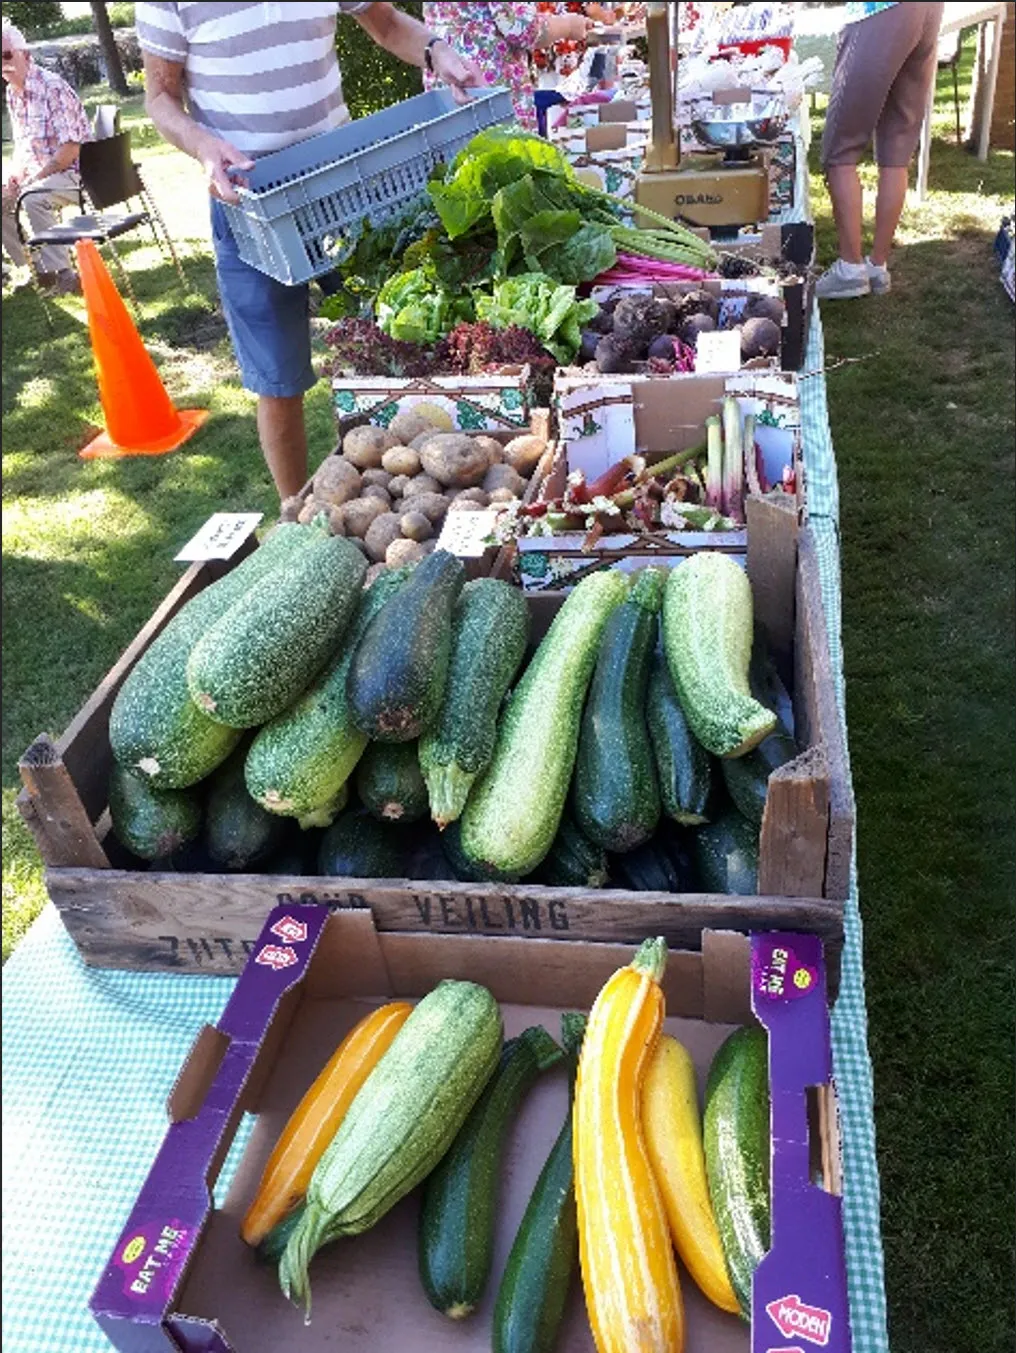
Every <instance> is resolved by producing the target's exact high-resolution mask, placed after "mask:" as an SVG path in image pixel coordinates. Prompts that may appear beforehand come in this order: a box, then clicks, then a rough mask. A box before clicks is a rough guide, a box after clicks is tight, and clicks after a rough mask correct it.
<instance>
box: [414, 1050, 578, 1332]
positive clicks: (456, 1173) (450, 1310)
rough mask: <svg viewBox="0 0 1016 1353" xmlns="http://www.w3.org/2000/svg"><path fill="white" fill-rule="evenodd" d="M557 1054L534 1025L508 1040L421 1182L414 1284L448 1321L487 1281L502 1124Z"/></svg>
mask: <svg viewBox="0 0 1016 1353" xmlns="http://www.w3.org/2000/svg"><path fill="white" fill-rule="evenodd" d="M562 1056H563V1053H562V1051H561V1049H560V1048H559V1047H558V1045H557V1044H556V1043H555V1042H554V1040H553V1038H551V1036H550V1034H549V1033H547V1031H546V1029H544V1028H543V1026H542V1025H540V1024H534V1025H533V1026H532V1028H529V1029H526V1030H525V1032H524V1033H521V1034H519V1036H518V1038H511V1039H509V1040H508V1041H507V1042H506V1043H505V1045H504V1048H503V1050H502V1053H501V1060H500V1062H499V1064H498V1067H497V1070H496V1071H495V1072H494V1075H493V1076H492V1077H491V1079H490V1081H489V1083H488V1084H487V1086H486V1088H485V1089H484V1091H483V1093H482V1094H481V1096H480V1098H479V1099H478V1100H477V1101H476V1104H475V1105H474V1106H473V1108H472V1109H471V1110H470V1112H469V1116H468V1117H467V1118H466V1121H465V1122H464V1123H463V1125H462V1127H461V1128H460V1129H459V1132H458V1135H457V1136H456V1138H455V1140H454V1141H453V1142H452V1144H451V1146H450V1147H449V1148H448V1151H447V1153H446V1154H445V1156H444V1157H443V1158H442V1160H441V1162H440V1164H439V1165H438V1166H437V1168H436V1169H435V1170H434V1171H433V1173H432V1174H431V1175H430V1176H429V1177H428V1178H427V1180H426V1182H425V1183H424V1186H423V1198H422V1201H421V1204H420V1231H419V1259H420V1279H421V1281H422V1283H423V1289H424V1291H425V1292H426V1294H427V1299H428V1301H429V1302H430V1304H431V1305H432V1306H433V1307H434V1309H435V1310H437V1311H442V1312H443V1313H444V1314H445V1315H447V1316H450V1317H451V1319H452V1320H461V1319H462V1317H463V1316H467V1315H468V1314H469V1313H470V1311H472V1310H473V1309H474V1307H475V1306H476V1305H477V1303H478V1302H479V1301H480V1299H481V1297H482V1296H483V1293H484V1289H485V1288H486V1286H487V1280H488V1278H489V1277H490V1266H491V1261H492V1259H493V1253H494V1217H495V1214H496V1212H497V1204H498V1192H499V1182H500V1173H501V1153H502V1149H503V1146H504V1140H505V1134H506V1132H507V1130H508V1125H509V1124H510V1122H511V1121H512V1119H513V1118H514V1116H515V1113H516V1110H517V1109H518V1107H519V1105H520V1104H521V1103H522V1100H523V1099H524V1098H525V1096H526V1094H527V1092H528V1091H529V1089H530V1087H531V1086H532V1085H533V1083H534V1081H535V1080H536V1078H537V1076H538V1075H539V1074H540V1072H541V1071H546V1070H547V1068H548V1067H551V1066H553V1065H554V1064H555V1063H556V1062H559V1061H560V1060H561V1058H562Z"/></svg>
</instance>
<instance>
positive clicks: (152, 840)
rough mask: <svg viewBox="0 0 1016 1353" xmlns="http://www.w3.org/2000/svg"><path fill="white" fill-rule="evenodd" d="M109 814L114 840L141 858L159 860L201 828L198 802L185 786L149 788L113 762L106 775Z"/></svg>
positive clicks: (196, 834) (191, 837)
mask: <svg viewBox="0 0 1016 1353" xmlns="http://www.w3.org/2000/svg"><path fill="white" fill-rule="evenodd" d="M109 815H110V819H111V821H112V825H113V833H114V835H115V836H116V838H117V840H118V841H119V842H120V843H121V845H124V846H126V847H127V849H128V850H129V851H131V853H132V854H134V855H137V856H138V857H139V858H140V859H142V860H159V859H162V858H163V857H164V856H167V855H172V854H173V853H174V851H176V850H178V849H179V848H180V846H182V845H184V844H185V843H186V842H188V841H193V840H194V839H195V838H196V837H197V836H198V835H199V834H200V831H201V802H200V800H199V798H198V796H197V795H196V794H195V793H193V792H191V791H190V790H186V789H152V787H151V786H150V785H149V784H147V783H146V782H145V781H143V780H141V779H139V778H138V777H137V776H134V775H131V773H130V772H129V771H126V770H124V769H123V767H122V766H120V765H119V764H118V763H117V762H115V761H114V762H113V769H112V771H111V772H110V777H109Z"/></svg>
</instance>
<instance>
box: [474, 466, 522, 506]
mask: <svg viewBox="0 0 1016 1353" xmlns="http://www.w3.org/2000/svg"><path fill="white" fill-rule="evenodd" d="M483 487H484V489H485V490H486V491H487V493H493V492H494V490H495V489H510V490H511V491H512V493H513V494H514V495H515V497H516V498H521V497H522V495H523V494H524V493H525V491H526V481H525V480H524V479H523V478H522V476H521V475H520V474H519V472H518V471H517V470H513V469H512V467H511V466H510V465H492V466H491V467H490V469H489V470H488V471H487V473H486V474H485V475H484V476H483Z"/></svg>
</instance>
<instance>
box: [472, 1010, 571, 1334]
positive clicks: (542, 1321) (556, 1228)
mask: <svg viewBox="0 0 1016 1353" xmlns="http://www.w3.org/2000/svg"><path fill="white" fill-rule="evenodd" d="M585 1028H586V1017H585V1015H578V1014H570V1013H569V1014H565V1015H562V1016H561V1041H562V1042H563V1044H564V1049H565V1055H566V1056H567V1057H568V1060H569V1070H570V1072H571V1075H570V1078H569V1104H568V1110H567V1112H566V1114H565V1119H564V1123H563V1124H562V1125H561V1131H560V1132H559V1133H558V1137H557V1141H556V1142H555V1143H554V1145H553V1146H552V1147H551V1151H550V1155H549V1156H548V1157H547V1161H546V1164H545V1165H544V1167H543V1169H542V1170H541V1171H540V1177H539V1179H538V1180H537V1181H536V1187H535V1188H534V1189H533V1192H532V1195H531V1197H530V1199H529V1202H528V1204H527V1206H526V1211H525V1215H524V1216H523V1218H522V1223H521V1225H520V1226H519V1229H518V1232H517V1234H516V1236H515V1241H514V1243H513V1245H512V1248H511V1253H510V1254H509V1255H508V1263H507V1264H506V1265H505V1271H504V1276H503V1277H502V1279H501V1286H500V1288H499V1289H498V1294H497V1302H496V1303H495V1306H494V1331H493V1341H492V1348H493V1353H554V1347H555V1345H556V1343H557V1336H558V1331H559V1329H560V1327H561V1321H562V1319H563V1317H564V1310H565V1305H566V1304H567V1301H568V1291H569V1288H570V1287H571V1283H572V1279H573V1277H574V1274H575V1269H576V1266H577V1264H578V1257H579V1237H578V1219H577V1217H576V1214H575V1178H574V1168H573V1165H572V1111H571V1094H572V1092H573V1091H574V1088H575V1073H576V1071H577V1069H578V1055H579V1050H580V1049H581V1047H582V1038H583V1035H584V1033H585Z"/></svg>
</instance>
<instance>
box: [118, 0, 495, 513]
mask: <svg viewBox="0 0 1016 1353" xmlns="http://www.w3.org/2000/svg"><path fill="white" fill-rule="evenodd" d="M338 14H345V15H348V16H350V17H351V18H353V19H354V20H355V21H356V22H357V23H358V24H360V26H361V27H362V28H363V29H364V30H365V31H366V32H367V33H368V34H369V35H370V36H371V37H372V38H373V39H374V41H375V42H377V43H378V44H379V45H380V46H381V47H384V48H386V49H387V50H388V51H390V52H392V53H393V54H394V55H395V56H397V57H399V58H400V59H401V60H403V61H405V62H407V63H408V64H409V65H415V66H424V65H426V66H427V68H428V69H430V70H432V71H433V72H434V73H435V74H436V75H438V76H439V78H440V79H441V80H442V81H443V82H444V83H445V84H446V85H448V86H450V88H451V90H452V93H453V94H454V95H455V97H456V98H457V99H459V100H460V101H464V100H465V99H466V98H467V97H468V95H466V94H465V93H464V91H465V90H466V89H467V88H470V87H473V86H476V85H482V84H483V79H482V77H481V75H480V73H479V71H478V70H477V69H476V67H475V66H474V65H473V63H472V62H470V61H465V60H463V59H462V58H461V57H459V56H458V55H457V54H456V53H455V52H454V51H453V50H452V48H451V47H450V46H449V45H448V44H447V43H445V42H442V41H441V40H440V39H437V38H435V37H434V36H433V35H432V34H431V33H429V32H428V30H427V29H426V28H425V27H424V25H423V24H421V23H419V22H418V21H417V20H416V19H414V18H412V17H411V16H410V15H409V14H406V13H405V12H404V11H403V10H400V9H397V8H396V7H395V6H394V5H391V4H371V3H365V4H357V3H348V4H346V3H335V2H334V0H333V3H331V4H304V3H293V0H288V2H287V3H285V4H231V3H222V4H205V3H195V2H194V0H191V2H190V3H179V4H165V3H151V4H138V5H137V6H136V8H135V23H136V25H137V34H138V41H139V43H140V45H141V48H142V51H143V52H144V59H145V86H146V100H145V104H146V108H147V110H148V113H149V116H150V117H151V119H152V121H153V122H154V123H155V125H156V127H158V129H159V131H160V132H161V133H162V135H163V136H164V137H165V138H166V140H167V141H170V142H172V144H173V145H175V146H177V147H179V149H181V150H183V151H186V153H187V154H188V155H192V156H193V157H194V158H195V159H196V160H199V161H200V163H201V164H202V166H203V167H204V170H205V173H206V175H207V177H208V187H209V192H210V193H211V196H212V199H213V201H212V238H213V241H214V245H215V265H216V273H217V276H218V281H219V292H220V295H221V297H222V308H223V311H224V313H225V316H226V322H227V324H228V325H229V331H230V336H231V338H232V340H233V347H234V350H235V352H236V357H237V362H238V363H239V366H240V371H241V375H242V377H243V383H244V386H245V387H246V388H247V389H248V390H252V391H253V392H254V393H255V394H256V395H257V396H258V414H257V421H258V435H259V437H260V440H261V447H262V450H263V451H264V454H265V459H266V461H267V462H268V468H269V470H270V471H271V474H272V478H273V479H274V481H275V486H276V488H277V489H278V491H279V496H280V498H288V497H290V496H291V495H293V494H295V493H297V492H298V491H299V490H300V489H301V488H302V487H303V484H304V483H305V482H306V479H307V437H306V431H305V428H304V417H303V397H304V394H305V393H306V391H307V390H309V389H310V387H311V386H312V385H313V384H314V381H315V376H314V372H313V368H312V366H311V357H310V323H309V319H310V314H309V289H308V287H307V286H306V285H303V286H295V287H287V286H284V285H283V284H282V283H281V282H276V281H275V280H274V279H273V278H270V277H268V276H267V275H266V274H264V273H261V272H258V271H257V269H255V268H252V267H251V266H250V265H249V264H247V263H244V262H243V260H242V259H241V258H240V257H239V254H238V253H237V249H236V245H235V242H234V240H233V235H232V231H231V230H230V226H229V222H228V219H227V217H226V213H225V211H224V210H223V208H222V202H236V201H237V195H236V190H235V187H234V183H235V180H236V175H237V174H238V173H239V174H240V175H241V181H242V171H243V170H245V169H250V168H251V167H252V166H253V163H254V157H256V156H258V155H263V154H267V153H268V152H270V151H274V150H281V149H283V148H284V147H286V146H290V145H293V144H294V143H295V142H297V141H303V140H305V139H306V138H307V137H310V136H315V135H317V134H318V133H319V132H324V131H329V130H330V129H331V128H333V127H337V126H339V125H341V124H342V123H343V122H347V121H348V120H349V110H348V109H347V108H346V105H345V102H344V100H343V97H342V79H341V76H340V73H339V66H338V61H337V58H336V55H335V22H336V16H337V15H338Z"/></svg>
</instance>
